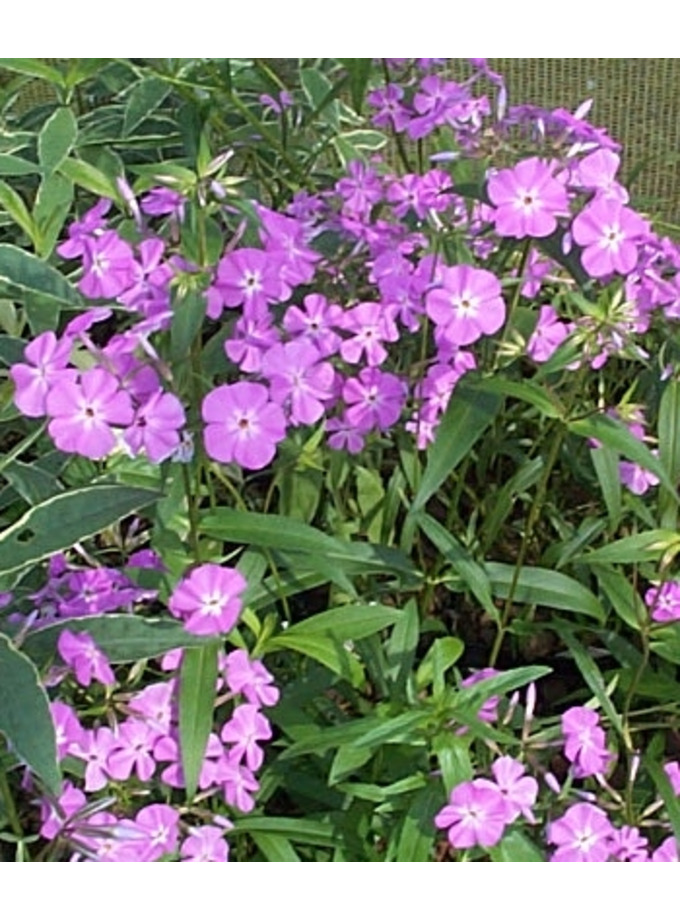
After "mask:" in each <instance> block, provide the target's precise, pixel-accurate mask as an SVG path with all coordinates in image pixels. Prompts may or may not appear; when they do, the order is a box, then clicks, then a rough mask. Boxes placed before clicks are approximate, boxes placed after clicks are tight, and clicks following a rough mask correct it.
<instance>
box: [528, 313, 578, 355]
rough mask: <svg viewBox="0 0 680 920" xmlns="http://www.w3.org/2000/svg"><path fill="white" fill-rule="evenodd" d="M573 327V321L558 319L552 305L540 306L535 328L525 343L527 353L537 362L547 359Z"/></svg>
mask: <svg viewBox="0 0 680 920" xmlns="http://www.w3.org/2000/svg"><path fill="white" fill-rule="evenodd" d="M573 328H574V325H573V323H564V322H562V321H561V320H560V319H559V317H558V315H557V313H556V311H555V310H554V309H553V307H551V306H544V307H541V312H540V313H539V315H538V322H537V323H536V328H535V329H534V331H533V333H532V336H531V338H530V339H529V341H528V343H527V354H528V355H529V357H530V358H531V359H532V360H533V361H536V363H537V364H541V363H543V362H544V361H547V360H548V358H550V356H551V355H552V354H553V353H554V352H555V351H556V350H557V348H559V346H560V345H561V344H562V342H564V340H565V339H566V338H567V336H568V335H569V333H570V332H571V331H572V330H573Z"/></svg>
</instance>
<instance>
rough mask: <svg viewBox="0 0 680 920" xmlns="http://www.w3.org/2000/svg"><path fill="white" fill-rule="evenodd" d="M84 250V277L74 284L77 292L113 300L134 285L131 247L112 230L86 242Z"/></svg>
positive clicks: (89, 238) (136, 271) (135, 267)
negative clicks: (76, 286)
mask: <svg viewBox="0 0 680 920" xmlns="http://www.w3.org/2000/svg"><path fill="white" fill-rule="evenodd" d="M84 246H85V249H84V252H83V267H84V269H85V274H84V275H83V277H82V278H81V279H80V281H79V282H78V289H79V290H80V291H81V292H82V293H83V294H85V296H86V297H91V298H93V299H97V298H102V299H104V298H107V299H108V298H111V297H117V296H118V295H119V294H122V293H123V291H125V290H126V289H127V288H129V287H131V286H132V285H133V284H134V283H135V279H136V276H137V273H138V272H139V267H138V265H137V263H136V262H135V257H134V254H133V252H132V247H131V246H130V244H129V243H126V242H125V240H122V239H121V238H120V237H119V236H118V234H117V233H116V231H115V230H106V231H105V232H104V233H102V234H101V236H96V237H88V238H86V239H85V243H84Z"/></svg>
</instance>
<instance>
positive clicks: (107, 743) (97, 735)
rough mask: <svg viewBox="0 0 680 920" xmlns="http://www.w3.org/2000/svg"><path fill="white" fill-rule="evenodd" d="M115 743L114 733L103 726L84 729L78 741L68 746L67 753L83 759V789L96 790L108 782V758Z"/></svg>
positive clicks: (87, 790)
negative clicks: (88, 729)
mask: <svg viewBox="0 0 680 920" xmlns="http://www.w3.org/2000/svg"><path fill="white" fill-rule="evenodd" d="M114 743H115V735H114V734H113V732H112V731H111V729H110V728H107V727H106V726H104V727H103V728H97V729H95V730H94V731H85V732H83V735H82V737H81V739H80V740H79V741H75V742H73V744H71V745H70V746H69V751H68V752H69V754H71V755H72V756H73V757H77V758H78V759H79V760H84V761H85V764H86V766H85V791H86V792H98V791H99V790H100V789H103V788H104V786H106V784H107V783H108V781H109V779H110V776H109V767H108V758H109V754H110V753H111V751H112V749H113V745H114Z"/></svg>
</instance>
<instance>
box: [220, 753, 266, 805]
mask: <svg viewBox="0 0 680 920" xmlns="http://www.w3.org/2000/svg"><path fill="white" fill-rule="evenodd" d="M216 779H217V782H218V783H219V784H220V785H221V786H222V791H223V793H224V799H225V801H226V802H227V804H228V805H231V806H232V808H238V810H239V811H243V812H248V811H252V810H253V808H254V807H255V799H254V798H253V796H252V795H251V793H252V792H257V790H258V789H259V788H260V784H259V783H258V781H257V780H256V779H255V777H254V776H253V774H252V772H251V771H250V770H249V769H248V767H245V766H243V764H241V763H240V762H239V759H238V758H233V757H222V758H221V760H220V761H219V763H218V764H217V773H216Z"/></svg>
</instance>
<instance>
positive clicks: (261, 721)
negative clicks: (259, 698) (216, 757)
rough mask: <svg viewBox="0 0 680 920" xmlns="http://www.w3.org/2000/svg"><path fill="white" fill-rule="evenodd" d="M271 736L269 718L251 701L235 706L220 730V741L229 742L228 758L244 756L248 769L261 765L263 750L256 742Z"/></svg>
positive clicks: (233, 758) (240, 758)
mask: <svg viewBox="0 0 680 920" xmlns="http://www.w3.org/2000/svg"><path fill="white" fill-rule="evenodd" d="M271 736H272V729H271V725H270V724H269V719H267V718H266V717H265V716H263V715H262V713H261V712H260V708H259V706H255V705H253V704H252V703H242V704H241V705H240V706H237V707H236V708H235V709H234V711H233V713H232V716H231V719H230V720H229V721H228V722H227V723H226V725H224V726H223V728H222V731H221V732H220V738H221V739H222V741H224V743H225V744H231V750H230V751H229V755H228V756H229V758H230V759H231V760H236V761H239V762H240V761H241V760H242V759H243V758H245V761H246V765H247V767H248V769H249V770H259V768H260V767H261V766H262V761H263V759H264V752H263V751H262V748H261V747H260V746H259V745H258V743H257V742H258V741H268V740H269V739H270V738H271Z"/></svg>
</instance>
